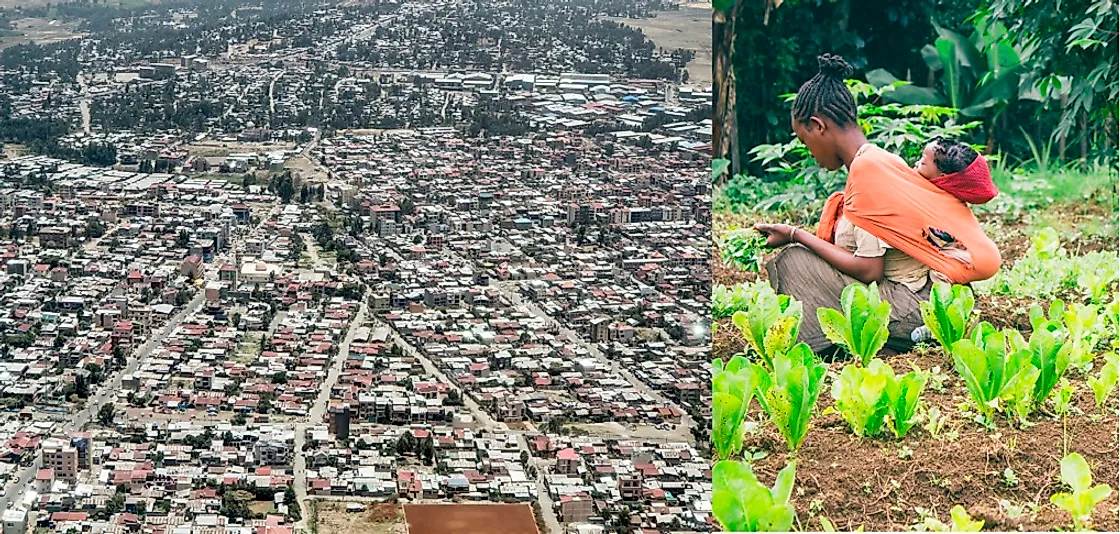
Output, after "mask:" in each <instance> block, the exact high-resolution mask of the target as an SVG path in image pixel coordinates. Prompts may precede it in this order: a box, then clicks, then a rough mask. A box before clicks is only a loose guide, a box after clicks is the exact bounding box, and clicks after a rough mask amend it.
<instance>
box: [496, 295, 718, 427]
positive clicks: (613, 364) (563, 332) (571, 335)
mask: <svg viewBox="0 0 1120 534" xmlns="http://www.w3.org/2000/svg"><path fill="white" fill-rule="evenodd" d="M490 285H491V287H497V288H498V289H499V290H500V291H501V292H502V294H503V295H505V296H506V298H508V299H509V301H510V302H511V303H512V304H513V305H514V306H519V307H522V308H524V309H525V310H527V311H529V312H530V313H532V314H533V315H536V316H537V317H538V318H540V319H542V320H544V321H546V322H547V323H548V324H549V326H550V327H553V328H556V329H558V331H559V332H560V337H561V339H565V340H567V341H568V342H569V343H571V344H573V345H576V346H579V347H583V348H584V349H586V350H587V352H589V353H590V354H591V355H592V356H593V357H594V358H595V359H596V360H598V361H599V363H602V364H603V365H605V366H607V367H609V368H610V369H611V371H613V372H615V373H617V374H618V375H620V376H622V377H623V378H625V379H626V381H627V382H629V383H630V385H632V386H634V389H636V390H637V391H638V392H640V393H644V394H646V395H649V396H650V397H652V398H654V399H656V400H657V401H658V402H661V403H663V404H665V405H666V406H672V407H673V408H674V409H676V410H678V411H680V412H681V414H683V415H682V417H681V424H682V425H683V426H684V427H683V428H681V429H679V430H680V431H681V432H682V433H683V434H684V435H685V436H688V442H689V443H693V442H694V441H695V438H694V437H693V436H692V432H691V428H692V427H693V426H694V425H695V424H696V422H695V421H693V420H692V417H691V416H690V415H688V412H686V411H685V410H684V409H683V408H681V407H680V406H678V405H677V404H676V403H675V402H673V401H672V400H670V399H669V398H667V397H665V396H664V395H662V394H661V393H660V392H658V391H657V390H654V389H653V388H651V387H649V385H647V384H646V383H645V382H642V381H641V380H640V379H638V377H636V376H634V375H633V374H632V373H631V372H630V371H628V370H626V369H625V368H623V367H622V366H620V365H618V362H617V361H615V360H611V359H608V358H607V357H606V356H605V355H604V354H603V353H602V351H600V350H599V348H598V347H596V346H595V345H594V344H591V343H588V342H586V341H585V340H584V339H583V338H582V337H581V336H580V335H579V334H577V333H575V332H574V331H572V330H571V329H569V328H568V327H566V326H564V325H563V324H561V323H560V322H558V321H556V320H555V319H553V318H552V316H550V315H548V314H547V313H545V312H544V310H541V309H540V307H539V306H537V304H536V303H535V302H532V301H526V300H525V299H523V298H522V297H521V293H520V292H519V291H518V290H517V285H516V282H499V281H491V284H490Z"/></svg>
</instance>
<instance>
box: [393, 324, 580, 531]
mask: <svg viewBox="0 0 1120 534" xmlns="http://www.w3.org/2000/svg"><path fill="white" fill-rule="evenodd" d="M389 332H390V334H389V338H390V340H391V341H392V342H393V343H394V344H396V345H398V346H400V347H401V349H402V350H403V351H404V352H405V354H407V355H409V356H412V357H414V358H416V359H418V360H420V364H421V365H422V366H423V367H424V371H425V372H427V373H428V374H430V375H432V376H435V377H436V378H438V379H439V380H441V381H443V382H445V383H447V384H450V385H451V387H452V388H454V389H455V390H456V391H457V392H458V393H459V398H461V399H463V405H464V406H466V407H467V409H468V410H470V412H471V415H473V416H474V418H475V420H476V421H478V422H479V423H480V424H481V425H482V426H483V428H485V429H486V430H487V431H489V432H492V433H494V434H504V435H509V434H513V435H516V436H517V446H518V448H519V449H521V451H522V452H525V453H528V454H529V458H530V459H532V458H533V453H532V451H530V450H529V442H528V441H527V439H526V436H536V435H538V434H539V432H530V431H527V430H510V428H509V426H508V425H506V424H505V423H502V422H499V421H495V420H494V419H493V418H492V417H490V414H488V413H486V411H485V410H483V409H482V408H481V407H480V406H479V405H478V403H476V402H475V401H474V399H473V398H471V396H470V395H469V394H468V393H467V392H466V391H463V390H462V389H461V388H460V387H459V385H458V384H457V383H455V382H453V381H452V380H451V379H449V378H448V377H447V375H445V374H444V373H443V371H441V370H440V369H439V368H437V367H436V365H435V364H434V363H432V361H431V360H430V359H428V358H427V357H426V356H424V354H423V353H422V352H421V351H420V350H418V349H417V348H416V347H415V346H413V345H412V344H411V343H409V342H408V341H406V340H405V339H404V338H403V337H402V336H401V335H400V334H398V333H397V331H396V330H394V329H392V328H391V327H390V329H389ZM530 465H533V464H532V460H530ZM526 467H528V466H526ZM536 485H537V501H538V502H539V504H540V506H541V512H542V513H543V515H544V518H543V519H544V523H545V526H547V527H548V530H549V532H550V533H551V534H562V533H563V532H564V528H563V526H562V525H561V524H560V521H559V519H558V518H557V517H556V512H555V511H554V510H553V509H552V497H551V496H550V495H549V494H548V489H547V488H545V485H544V468H543V466H538V467H537V480H536Z"/></svg>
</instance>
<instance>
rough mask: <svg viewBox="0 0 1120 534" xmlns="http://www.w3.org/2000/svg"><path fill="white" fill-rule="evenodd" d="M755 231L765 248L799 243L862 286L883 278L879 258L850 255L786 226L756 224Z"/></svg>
mask: <svg viewBox="0 0 1120 534" xmlns="http://www.w3.org/2000/svg"><path fill="white" fill-rule="evenodd" d="M754 228H755V230H758V231H759V232H762V234H763V235H765V236H766V245H767V246H770V247H780V246H782V245H785V244H787V243H800V244H802V245H805V248H808V249H809V250H811V251H813V253H814V254H816V255H817V256H820V257H821V259H823V260H824V261H826V262H828V264H829V265H831V266H833V267H835V268H836V270H838V271H840V272H842V273H844V274H846V275H848V276H851V277H852V278H855V279H856V280H859V281H860V282H863V283H865V284H870V283H871V282H877V281H879V280H880V279H882V278H883V257H882V256H879V257H875V258H864V257H860V256H856V255H855V254H852V253H851V252H849V251H848V250H846V249H844V248H843V247H838V246H836V245H833V244H832V243H829V242H828V241H825V240H823V239H821V238H819V237H817V236H815V235H813V234H811V233H809V232H807V231H805V230H802V229H800V228H797V227H794V226H790V225H788V224H756V225H754Z"/></svg>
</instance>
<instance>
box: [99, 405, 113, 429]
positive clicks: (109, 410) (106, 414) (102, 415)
mask: <svg viewBox="0 0 1120 534" xmlns="http://www.w3.org/2000/svg"><path fill="white" fill-rule="evenodd" d="M116 416H117V408H116V406H114V405H113V403H111V402H107V403H105V404H102V405H101V408H100V409H99V410H97V422H98V423H101V426H110V425H112V424H113V419H114V418H116Z"/></svg>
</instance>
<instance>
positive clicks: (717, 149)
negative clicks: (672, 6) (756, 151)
mask: <svg viewBox="0 0 1120 534" xmlns="http://www.w3.org/2000/svg"><path fill="white" fill-rule="evenodd" d="M737 17H738V14H737V13H736V10H734V9H733V10H731V11H730V12H728V13H719V12H714V13H713V15H712V37H713V42H714V43H715V47H714V50H713V51H712V71H713V72H712V78H713V80H714V83H715V88H716V90H715V95H714V97H715V106H714V115H715V116H714V117H712V123H713V124H712V157H714V158H726V159H730V160H731V164H732V168H731V172H732V174H734V173H736V172H738V167H739V164H738V163H739V162H738V158H737V157H736V154H735V152H734V148H733V147H734V146H737V145H738V143H735V142H734V139H735V137H736V131H735V70H734V64H733V63H732V61H731V56H732V52H733V49H734V46H735V19H736V18H737ZM722 180H723V179H722V178H721V181H722Z"/></svg>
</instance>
